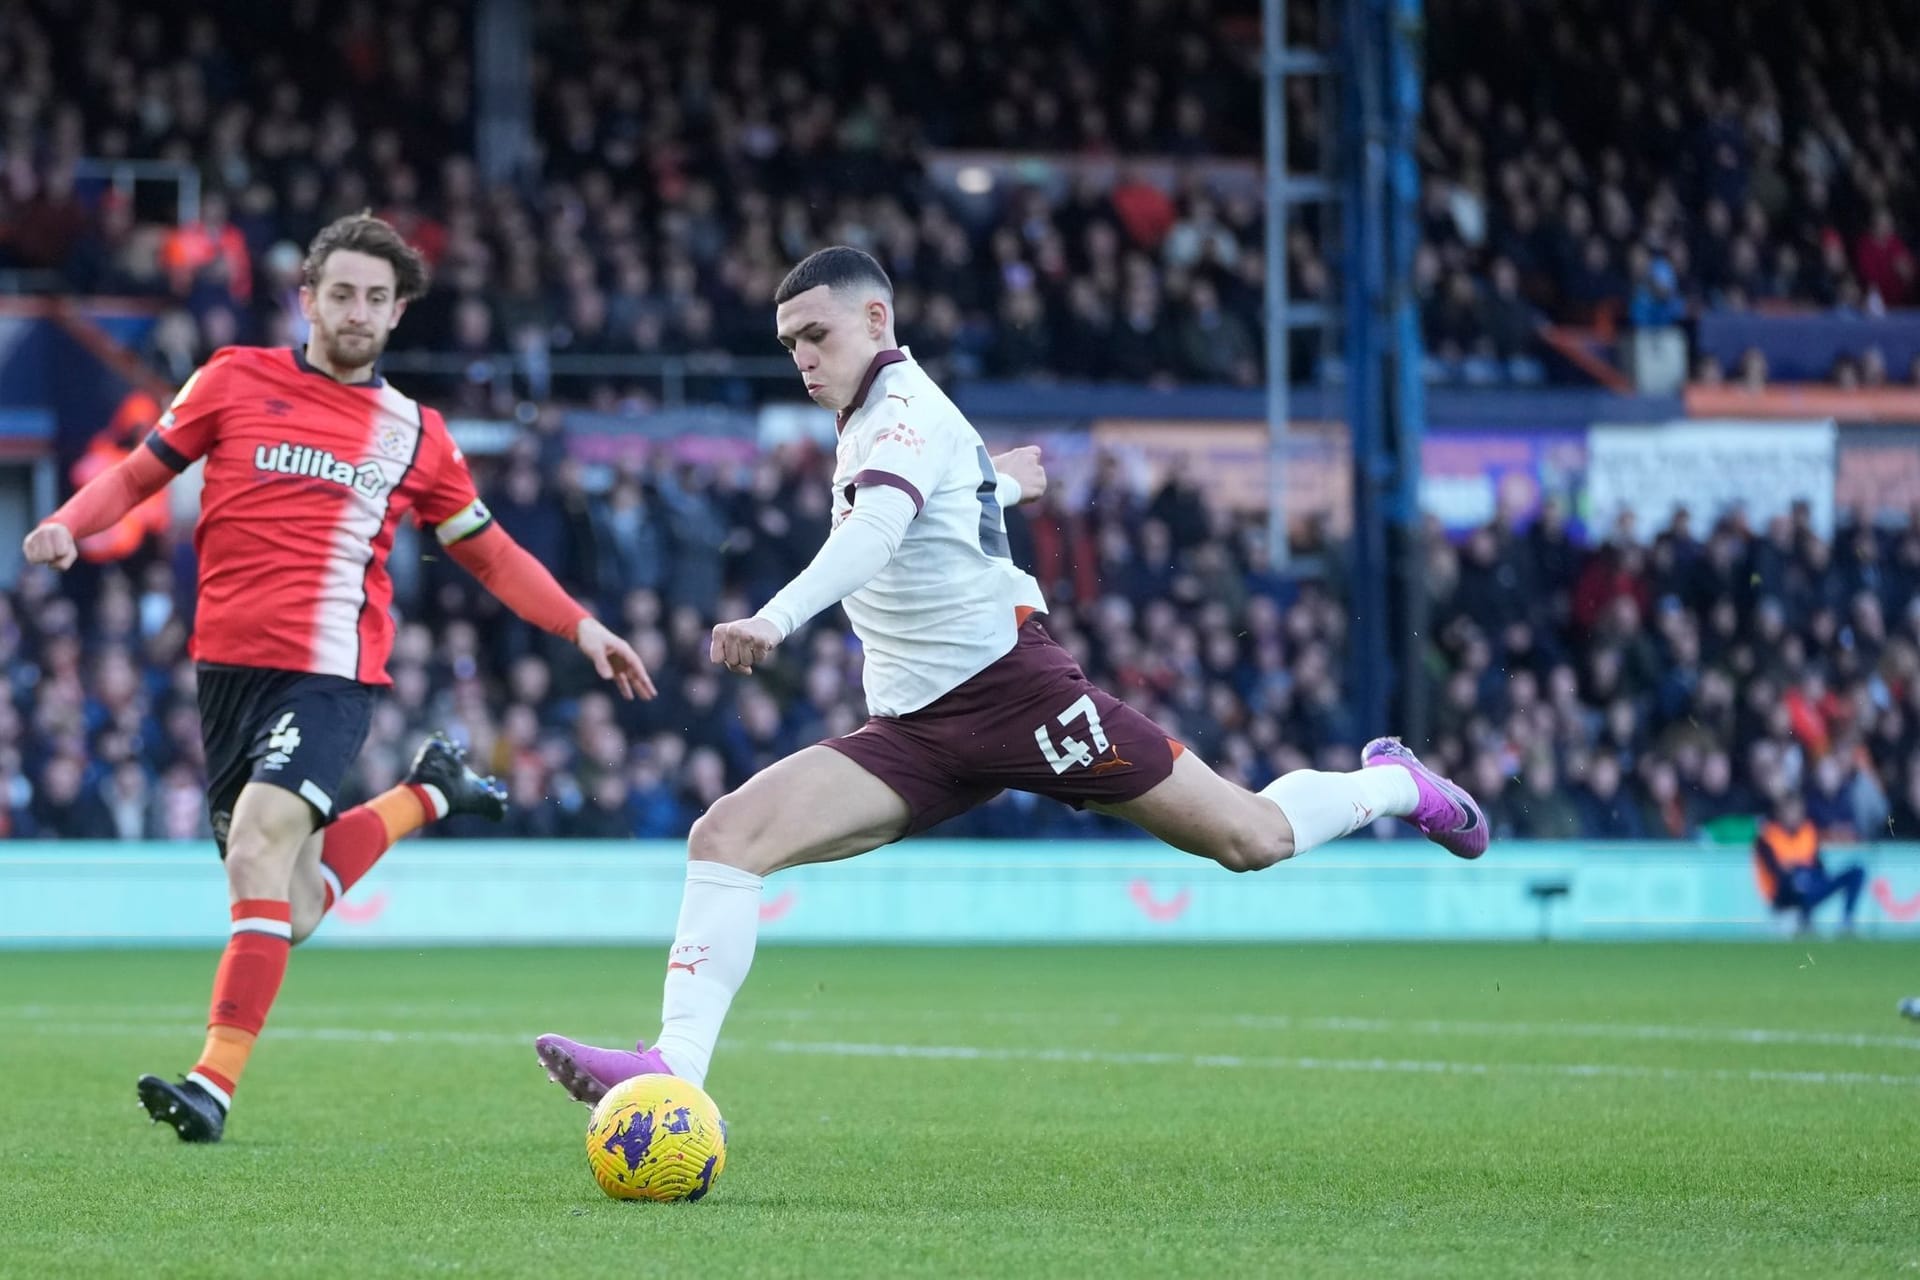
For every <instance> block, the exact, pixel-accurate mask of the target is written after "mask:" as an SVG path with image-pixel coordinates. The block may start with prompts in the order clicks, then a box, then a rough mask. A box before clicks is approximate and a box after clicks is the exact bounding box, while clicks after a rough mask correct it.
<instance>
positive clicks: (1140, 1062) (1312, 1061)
mask: <svg viewBox="0 0 1920 1280" xmlns="http://www.w3.org/2000/svg"><path fill="white" fill-rule="evenodd" d="M34 1029H35V1030H36V1031H51V1032H54V1033H56V1034H68V1035H87V1036H94V1035H152V1036H178V1037H183V1038H191V1037H192V1036H195V1035H198V1034H200V1031H201V1028H200V1027H198V1026H190V1025H188V1026H181V1025H163V1024H160V1023H121V1024H116V1023H87V1022H76V1023H56V1022H41V1023H35V1024H34ZM271 1034H272V1036H273V1038H274V1039H276V1040H314V1041H322V1042H330V1043H345V1044H393V1045H407V1044H425V1045H467V1046H478V1047H486V1048H508V1047H514V1048H531V1047H532V1044H533V1038H534V1033H533V1032H530V1031H529V1032H520V1033H511V1032H502V1031H404V1030H388V1029H383V1028H375V1027H275V1028H273V1030H272V1033H271ZM727 1047H728V1048H730V1049H732V1050H734V1051H736V1052H755V1051H757V1052H761V1053H775V1054H794V1055H806V1056H810V1057H828V1058H899V1059H909V1060H919V1061H934V1062H1031V1063H1041V1064H1059V1063H1066V1064H1071V1065H1081V1066H1102V1067H1197V1068H1203V1069H1205V1068H1212V1069H1226V1070H1254V1071H1315V1072H1334V1073H1339V1074H1349V1075H1350V1074H1363V1075H1381V1074H1391V1075H1429V1076H1481V1077H1489V1076H1533V1077H1560V1078H1567V1079H1577V1080H1666V1081H1680V1080H1713V1081H1733V1082H1738V1083H1741V1084H1803V1085H1837V1086H1843V1087H1851V1086H1856V1085H1888V1086H1892V1087H1895V1088H1902V1089H1912V1088H1920V1075H1896V1074H1891V1073H1887V1072H1872V1071H1774V1070H1762V1069H1758V1068H1731V1067H1651V1066H1633V1065H1629V1064H1623V1063H1609V1062H1564V1063H1563V1062H1452V1061H1445V1060H1425V1059H1415V1058H1321V1057H1266V1056H1254V1055H1247V1054H1236V1053H1169V1052H1157V1051H1140V1052H1126V1051H1116V1050H1107V1049H1022V1048H999V1047H991V1046H983V1045H939V1044H869V1043H865V1042H860V1041H851V1040H762V1041H754V1040H746V1041H741V1040H729V1041H728V1042H727Z"/></svg>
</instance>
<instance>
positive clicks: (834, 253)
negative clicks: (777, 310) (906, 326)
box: [773, 244, 893, 307]
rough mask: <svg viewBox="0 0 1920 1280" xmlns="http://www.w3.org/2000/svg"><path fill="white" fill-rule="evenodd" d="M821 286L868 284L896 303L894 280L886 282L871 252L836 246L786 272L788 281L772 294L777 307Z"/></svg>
mask: <svg viewBox="0 0 1920 1280" xmlns="http://www.w3.org/2000/svg"><path fill="white" fill-rule="evenodd" d="M821 285H826V286H827V287H828V288H829V289H850V288H854V287H857V286H860V285H866V286H869V287H871V288H877V289H879V290H880V292H881V293H882V294H884V295H885V296H886V299H887V301H888V302H892V301H893V281H891V280H889V279H887V271H886V268H885V267H882V266H881V265H880V264H879V262H877V261H876V260H875V259H874V256H873V255H872V254H870V253H866V252H863V251H861V250H859V249H855V248H853V247H851V246H850V245H844V244H837V245H834V246H833V247H832V248H831V249H821V250H818V251H817V252H814V253H810V254H808V255H807V256H806V258H805V259H804V260H802V261H801V263H800V265H799V266H797V267H795V268H794V269H793V270H791V271H789V272H787V278H786V279H785V280H782V281H781V282H780V287H779V288H778V289H775V290H774V291H773V305H774V306H776V307H777V306H779V305H780V304H781V303H783V302H788V301H791V300H792V299H794V298H797V297H799V296H800V295H801V294H803V293H805V292H806V291H807V290H809V289H818V288H819V287H820V286H821Z"/></svg>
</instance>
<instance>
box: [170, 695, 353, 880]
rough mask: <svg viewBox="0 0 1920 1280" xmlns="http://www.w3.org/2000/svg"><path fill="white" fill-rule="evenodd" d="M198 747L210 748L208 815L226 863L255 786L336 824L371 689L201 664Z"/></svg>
mask: <svg viewBox="0 0 1920 1280" xmlns="http://www.w3.org/2000/svg"><path fill="white" fill-rule="evenodd" d="M199 681H200V740H201V742H203V743H204V744H205V745H206V748H207V813H208V815H209V816H210V817H211V818H212V819H213V838H214V840H215V842H216V843H218V844H219V846H220V856H221V857H222V858H224V857H226V856H227V828H228V827H229V826H231V825H232V822H233V806H234V805H235V804H237V803H238V802H239V800H240V792H241V789H242V788H244V787H245V786H246V785H247V784H248V783H249V782H264V783H267V784H268V785H269V786H275V787H282V788H284V789H286V790H288V791H291V792H293V793H294V794H295V795H297V796H299V797H300V798H301V799H303V800H305V801H306V802H307V803H308V804H309V805H311V806H313V811H314V813H315V814H316V815H318V817H319V825H320V826H325V825H326V824H327V823H329V822H331V821H332V820H333V798H334V795H335V794H336V793H337V792H338V791H339V790H340V783H341V781H342V780H343V779H344V778H345V777H346V774H347V770H348V768H349V767H351V766H352V764H353V762H354V759H355V758H356V757H357V756H359V754H360V748H361V747H362V746H364V745H365V744H366V741H367V727H368V724H369V722H370V721H371V720H372V718H373V686H372V685H370V684H362V683H360V682H359V681H358V680H349V679H347V678H346V677H345V676H320V675H313V674H311V673H309V672H305V671H275V670H271V669H269V668H266V667H229V666H221V665H219V664H216V663H210V662H203V663H201V664H200V668H199Z"/></svg>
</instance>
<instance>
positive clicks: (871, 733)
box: [535, 248, 1487, 1104]
mask: <svg viewBox="0 0 1920 1280" xmlns="http://www.w3.org/2000/svg"><path fill="white" fill-rule="evenodd" d="M774 302H775V304H776V306H777V307H778V311H777V314H776V319H775V323H776V326H777V330H778V334H779V339H780V342H781V344H782V345H783V346H785V347H786V348H787V350H788V351H790V352H791V353H792V354H793V361H794V364H795V366H796V367H797V368H798V369H799V371H800V377H801V379H802V381H804V382H805V384H806V389H807V394H808V395H809V396H811V397H812V398H813V401H814V403H816V404H818V405H820V406H821V407H822V408H824V409H831V410H833V411H834V413H835V415H836V418H837V422H838V426H839V431H840V443H839V449H838V454H837V461H836V465H835V468H834V477H833V489H834V493H833V501H834V516H833V519H834V528H833V533H832V535H831V536H830V537H829V538H828V539H827V542H826V545H825V546H823V547H822V548H821V549H820V552H819V554H818V555H817V556H816V557H815V558H814V561H813V563H812V564H810V565H808V566H807V567H806V569H804V570H802V571H801V573H800V575H799V576H798V577H796V578H795V579H794V580H793V581H792V582H790V583H788V584H787V586H786V587H785V588H783V589H782V590H781V591H780V592H779V593H778V594H777V595H775V596H774V598H773V599H772V600H771V601H769V602H768V603H767V605H766V607H764V608H763V609H761V610H760V611H759V612H758V613H756V614H755V615H754V616H752V617H751V618H742V619H740V620H739V621H736V622H723V623H721V624H720V625H719V626H716V627H715V628H714V629H713V640H712V645H711V655H710V656H711V657H712V659H713V661H714V662H717V663H720V664H722V665H724V666H725V667H727V668H728V669H729V670H731V671H735V672H739V673H741V674H743V675H744V674H748V673H751V672H752V671H753V669H754V668H755V667H756V666H758V665H759V664H761V663H763V662H766V661H767V660H768V659H769V658H770V657H771V656H772V654H773V652H774V650H775V649H777V648H778V647H779V646H780V644H781V642H782V641H784V640H785V639H786V638H787V637H788V636H789V635H791V634H792V633H793V632H794V630H795V629H796V628H798V627H799V626H800V625H801V624H803V623H804V622H806V621H807V620H808V619H809V618H811V617H813V616H814V615H815V614H817V613H819V612H820V611H822V610H823V609H827V608H830V607H831V606H833V605H834V604H837V603H839V604H844V605H845V607H846V611H847V616H848V618H849V620H850V621H851V622H852V623H853V629H854V633H855V634H856V635H857V636H858V637H859V638H860V642H861V644H862V646H863V647H864V649H865V654H866V658H865V675H864V685H865V691H866V695H867V705H868V710H869V712H870V713H871V718H870V719H869V720H868V722H867V723H866V725H865V726H863V727H862V728H861V729H860V730H859V731H858V732H856V733H853V734H850V735H848V736H847V737H844V738H835V739H832V740H829V741H827V742H822V743H819V744H817V745H815V746H811V747H808V748H806V749H805V750H803V751H800V752H797V753H796V754H794V755H792V756H789V757H787V758H786V759H785V760H782V761H780V762H779V763H777V764H775V765H773V766H772V767H771V768H768V769H766V770H764V771H762V772H761V773H759V774H757V775H756V776H754V777H753V778H751V779H749V780H748V781H747V782H746V784H745V785H743V786H742V787H741V788H740V789H739V790H738V791H735V792H733V793H732V794H730V795H728V796H725V797H723V798H722V799H721V800H720V801H719V802H718V803H716V804H715V805H714V806H713V807H712V808H711V809H709V810H708V811H707V812H706V814H705V815H703V816H702V817H701V818H700V819H699V821H697V822H695V823H694V825H693V831H692V833H691V835H690V837H689V839H688V847H687V854H688V864H687V883H686V890H685V894H684V896H683V897H682V899H681V904H680V920H679V925H678V930H677V932H676V934H675V937H674V940H673V947H672V950H671V952H670V953H669V955H668V958H667V976H666V985H665V991H664V997H663V1001H662V1004H663V1010H662V1018H661V1022H662V1025H661V1030H660V1035H659V1038H658V1039H657V1040H655V1042H654V1044H653V1047H652V1048H648V1047H647V1046H646V1045H645V1044H644V1043H642V1044H640V1045H637V1046H635V1048H634V1049H631V1050H627V1049H603V1048H596V1047H593V1046H591V1045H585V1044H580V1043H578V1042H576V1041H573V1040H569V1039H566V1038H565V1037H562V1036H555V1035H546V1036H541V1037H540V1038H539V1039H538V1040H537V1041H536V1042H535V1043H536V1050H537V1052H538V1054H539V1058H540V1061H541V1063H542V1064H543V1065H544V1066H545V1067H546V1068H547V1071H548V1073H549V1075H551V1076H552V1078H553V1079H554V1080H556V1081H557V1082H559V1083H560V1084H561V1085H562V1086H564V1087H565V1088H566V1090H567V1091H568V1093H570V1094H571V1095H572V1096H573V1097H575V1098H577V1099H579V1100H580V1101H582V1102H586V1103H589V1104H591V1103H594V1102H597V1101H598V1100H599V1099H600V1098H601V1097H602V1096H603V1095H604V1094H605V1093H606V1091H607V1089H608V1088H610V1087H611V1086H612V1085H614V1084H616V1083H618V1082H619V1081H621V1080H625V1079H627V1078H629V1077H631V1076H635V1075H640V1074H642V1073H646V1072H665V1073H668V1074H671V1075H677V1076H680V1077H682V1078H684V1079H687V1080H691V1081H693V1082H694V1083H695V1084H700V1083H702V1082H704V1081H705V1079H706V1075H707V1069H708V1066H709V1064H710V1062H711V1060H712V1057H713V1046H714V1042H715V1041H716V1040H717V1039H718V1038H719V1035H720V1025H721V1023H722V1021H723V1020H724V1019H725V1018H726V1014H727V1009H728V1006H729V1005H730V1004H731V1003H732V1001H733V996H734V993H735V992H736V991H738V990H739V989H740V986H741V984H742V983H743V982H745V981H746V977H747V970H748V968H749V967H750V966H751V965H752V963H753V952H754V945H755V942H756V940H757V937H758V934H759V928H760V895H761V887H762V884H763V882H764V879H765V877H767V876H769V875H772V874H773V873H774V872H776V871H780V870H783V869H784V868H787V867H794V866H800V865H802V864H804V863H809V862H831V861H833V860H835V859H839V858H850V857H853V856H855V855H857V854H862V853H866V852H867V851H869V850H871V849H876V848H878V847H880V846H881V845H884V844H889V843H891V842H893V841H895V840H899V839H901V838H902V837H904V836H907V835H911V834H914V833H916V832H919V831H924V830H926V829H927V828H928V827H931V826H933V825H935V824H936V823H939V822H943V821H945V820H946V819H948V818H951V817H953V816H955V815H956V814H960V813H964V812H965V811H966V810H968V809H971V808H973V807H974V806H975V805H978V804H981V803H983V802H984V801H986V800H988V799H990V798H992V797H993V796H994V795H996V794H998V793H999V792H1000V791H1002V790H1004V789H1006V788H1009V787H1012V788H1015V789H1019V790H1024V791H1032V792H1036V793H1038V794H1041V795H1046V796H1051V797H1053V798H1055V799H1058V800H1061V801H1064V802H1066V803H1068V804H1072V805H1074V806H1075V807H1091V808H1095V809H1098V810H1099V811H1100V812H1103V813H1109V814H1113V815H1115V816H1117V817H1121V818H1125V819H1127V820H1128V821H1130V822H1133V823H1135V824H1137V825H1138V826H1140V827H1142V828H1144V829H1145V830H1147V831H1148V832H1150V833H1152V834H1153V835H1155V836H1157V837H1159V838H1160V839H1161V840H1164V841H1166V842H1167V843H1168V844H1170V845H1173V846H1174V847H1175V848H1177V849H1183V850H1185V851H1187V852H1188V853H1194V854H1198V855H1199V856H1201V857H1203V858H1211V859H1212V860H1213V861H1215V862H1217V863H1219V864H1220V865H1221V866H1223V867H1225V868H1227V869H1228V870H1229V871H1258V870H1262V869H1264V868H1266V867H1270V866H1272V865H1273V864H1274V863H1276V862H1281V861H1283V860H1285V859H1287V858H1290V857H1293V856H1294V855H1295V854H1298V853H1304V852H1305V851H1306V850H1308V849H1312V848H1314V847H1316V846H1318V845H1322V844H1325V843H1327V842H1328V841H1330V840H1337V839H1339V838H1340V837H1341V836H1345V835H1348V834H1350V833H1352V832H1354V831H1356V830H1358V829H1359V828H1361V827H1363V826H1365V825H1367V824H1368V823H1370V822H1372V821H1373V820H1374V819H1375V818H1379V817H1397V818H1405V819H1407V820H1408V821H1409V822H1411V823H1412V824H1413V825H1415V826H1417V827H1418V828H1419V829H1420V830H1421V831H1422V832H1423V833H1424V834H1425V835H1426V836H1427V837H1428V838H1429V839H1431V840H1433V841H1434V842H1436V843H1438V844H1439V845H1441V846H1442V847H1443V848H1445V849H1446V850H1447V851H1448V852H1450V853H1453V854H1455V855H1456V856H1458V857H1462V858H1477V857H1479V856H1480V855H1481V853H1483V852H1485V850H1486V847H1487V827H1486V820H1485V818H1484V817H1483V816H1482V815H1481V813H1480V809H1479V807H1478V806H1477V805H1476V804H1475V803H1474V802H1473V799H1472V798H1471V797H1470V796H1468V795H1467V794H1466V792H1464V791H1462V790H1461V789H1460V788H1458V787H1456V786H1454V785H1453V784H1452V783H1450V782H1448V781H1447V780H1446V779H1444V778H1442V777H1440V776H1439V775H1437V774H1435V773H1434V772H1433V771H1432V770H1430V769H1428V768H1427V767H1426V766H1425V765H1423V764H1421V763H1420V761H1419V760H1417V759H1416V758H1415V757H1414V755H1413V753H1412V752H1411V751H1409V750H1407V749H1406V748H1405V747H1404V746H1402V745H1400V743H1399V742H1398V741H1397V740H1395V739H1392V738H1380V739H1376V740H1375V741H1373V742H1370V743H1368V744H1367V746H1366V748H1365V750H1364V751H1363V752H1362V753H1361V759H1362V764H1363V766H1364V767H1362V768H1361V769H1359V770H1357V771H1355V772H1353V773H1323V772H1318V771H1314V770H1304V769H1303V770H1299V771H1297V772H1294V773H1290V774H1287V775H1286V776H1285V777H1283V778H1281V779H1279V780H1278V781H1276V782H1274V783H1272V784H1271V785H1269V786H1268V787H1266V788H1265V789H1264V790H1262V791H1259V792H1253V791H1247V790H1244V789H1242V788H1240V787H1238V786H1235V785H1234V784H1232V783H1230V782H1227V781H1226V780H1225V779H1223V778H1221V777H1220V776H1219V775H1218V774H1216V773H1214V772H1213V770H1211V769H1210V768H1208V767H1207V765H1206V763H1205V762H1204V761H1202V760H1201V759H1200V758H1199V757H1198V756H1196V755H1195V754H1194V753H1193V752H1191V751H1186V750H1183V749H1182V747H1181V746H1180V744H1178V743H1176V742H1173V741H1171V740H1170V739H1169V738H1168V737H1167V735H1166V734H1165V733H1164V732H1163V731H1162V730H1161V729H1160V727H1159V726H1158V725H1156V724H1154V722H1153V721H1152V720H1150V719H1148V718H1147V717H1146V716H1144V715H1142V714H1141V713H1140V712H1138V711H1136V710H1134V709H1133V708H1131V707H1129V706H1127V705H1126V704H1125V703H1123V702H1121V701H1120V700H1119V699H1117V698H1115V697H1113V696H1112V695H1111V694H1109V693H1107V692H1106V691H1105V690H1103V689H1100V688H1098V687H1096V686H1095V685H1093V684H1092V683H1090V682H1089V681H1088V680H1087V678H1086V676H1085V675H1083V674H1082V673H1081V671H1080V667H1079V665H1078V664H1077V663H1076V662H1075V661H1074V660H1073V658H1072V657H1071V656H1070V655H1069V654H1068V653H1067V652H1066V651H1065V650H1063V649H1061V648H1060V646H1059V645H1057V644H1055V643H1054V641H1053V640H1052V639H1051V638H1050V637H1049V636H1048V635H1047V633H1046V630H1045V629H1044V628H1043V627H1042V626H1041V624H1040V621H1039V615H1041V614H1043V613H1044V611H1045V610H1044V604H1043V602H1042V601H1041V599H1040V593H1039V589H1038V587H1037V586H1036V585H1035V584H1034V581H1033V579H1032V578H1030V577H1028V576H1027V575H1026V574H1024V573H1022V572H1021V571H1020V570H1019V569H1018V568H1017V567H1016V566H1015V565H1014V564H1013V562H1012V560H1011V559H1010V558H1009V557H1008V554H1007V542H1006V534H1005V526H1004V523H1003V521H1002V517H1001V508H1002V507H1003V506H1005V505H1008V504H1011V503H1014V502H1031V501H1033V500H1034V499H1036V498H1038V497H1040V495H1041V494H1042V493H1043V492H1044V491H1045V489H1046V483H1047V482H1046V472H1045V469H1044V468H1043V467H1042V466H1041V465H1040V460H1039V452H1038V450H1035V449H1016V450H1014V451H1012V452H1011V453H1007V454H1002V455H1001V456H1000V457H998V458H992V459H990V458H989V457H988V455H987V451H986V448H985V446H984V445H983V444H982V443H981V440H980V436H979V433H977V432H976V431H975V430H974V429H973V427H972V425H971V424H970V423H968V421H967V420H966V418H965V416H964V415H962V414H961V413H960V411H959V410H958V409H956V408H955V407H954V405H953V402H952V401H951V400H949V399H948V398H947V397H946V396H945V395H944V394H943V393H942V392H941V390H940V389H939V388H938V387H937V386H935V385H934V383H933V381H932V379H930V378H929V377H928V376H927V375H926V373H925V372H924V371H922V370H921V368H920V366H919V365H917V364H916V363H914V361H913V358H912V356H911V354H910V353H909V352H907V351H906V350H904V349H902V348H901V347H900V346H899V344H898V343H897V342H896V340H895V338H894V331H893V285H892V283H891V282H890V281H889V280H888V279H887V275H886V272H885V271H884V270H883V269H882V268H881V266H880V264H879V263H878V262H876V261H874V259H873V258H871V257H870V256H868V255H867V254H865V253H862V252H861V251H860V250H858V249H850V248H832V249H822V250H821V251H820V252H818V253H815V254H813V255H812V256H810V257H808V258H807V259H806V261H804V262H802V263H801V264H800V265H799V266H797V267H795V268H794V269H793V271H792V272H791V273H789V274H788V276H787V278H786V279H785V280H784V281H783V282H782V283H781V285H780V288H779V290H778V291H777V292H776V293H775V294H774Z"/></svg>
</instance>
